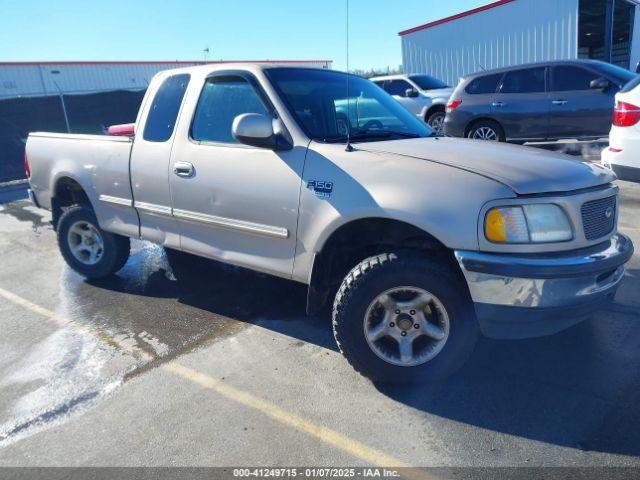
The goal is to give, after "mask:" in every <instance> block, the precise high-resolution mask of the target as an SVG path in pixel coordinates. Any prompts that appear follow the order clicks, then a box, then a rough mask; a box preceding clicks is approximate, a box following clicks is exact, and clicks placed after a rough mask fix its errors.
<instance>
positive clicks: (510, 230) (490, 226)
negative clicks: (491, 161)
mask: <svg viewBox="0 0 640 480" xmlns="http://www.w3.org/2000/svg"><path fill="white" fill-rule="evenodd" d="M484 234H485V236H486V237H487V240H489V241H491V242H495V243H550V242H566V241H567V240H571V239H572V238H573V230H572V229H571V224H570V223H569V219H568V218H567V215H566V214H565V213H564V211H563V210H562V209H561V208H560V207H559V206H558V205H553V204H551V203H539V204H533V205H522V206H518V207H497V208H492V209H491V210H489V212H488V213H487V216H486V217H485V222H484Z"/></svg>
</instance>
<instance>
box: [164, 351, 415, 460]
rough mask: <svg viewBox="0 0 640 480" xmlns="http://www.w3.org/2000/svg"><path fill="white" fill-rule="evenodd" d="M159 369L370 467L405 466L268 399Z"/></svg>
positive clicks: (173, 368) (175, 367)
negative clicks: (319, 441) (359, 460)
mask: <svg viewBox="0 0 640 480" xmlns="http://www.w3.org/2000/svg"><path fill="white" fill-rule="evenodd" d="M162 368H163V369H164V370H166V371H168V372H172V373H174V374H177V375H179V376H181V377H183V378H186V379H187V380H190V381H192V382H193V383H197V384H198V385H200V386H202V387H204V388H207V389H209V390H213V391H214V392H216V393H218V394H220V395H222V396H223V397H225V398H228V399H229V400H232V401H234V402H236V403H240V404H242V405H244V406H246V407H249V408H252V409H253V410H258V411H259V412H261V413H263V414H264V415H266V416H267V417H270V418H272V419H274V420H276V421H278V422H280V423H282V424H284V425H287V426H289V427H292V428H294V429H296V430H299V431H301V432H304V433H306V434H307V435H310V436H312V437H315V438H317V439H319V440H321V441H322V442H324V443H327V444H329V445H332V446H334V447H337V448H339V449H340V450H342V451H344V452H347V453H349V454H351V455H353V456H354V457H356V458H359V459H361V460H364V461H365V462H367V463H369V464H371V465H379V466H381V467H382V466H384V467H409V465H407V464H406V463H404V462H401V461H400V460H397V459H395V458H393V457H390V456H389V455H387V454H385V453H383V452H381V451H379V450H376V449H374V448H371V447H369V446H367V445H365V444H363V443H360V442H358V441H356V440H352V439H351V438H349V437H347V436H346V435H343V434H341V433H338V432H336V431H335V430H331V429H330V428H327V427H323V426H322V425H318V424H317V423H315V422H313V421H311V420H308V419H306V418H304V417H302V416H300V415H297V414H295V413H293V412H290V411H287V410H284V409H283V408H280V407H279V406H277V405H276V404H274V403H271V402H269V401H268V400H264V399H262V398H259V397H256V396H255V395H252V394H250V393H248V392H246V391H244V390H240V389H238V388H235V387H232V386H230V385H227V384H225V383H224V382H221V381H220V380H217V379H215V378H213V377H211V376H209V375H205V374H204V373H200V372H198V371H196V370H193V369H191V368H189V367H185V366H184V365H180V364H179V363H167V364H165V365H163V366H162Z"/></svg>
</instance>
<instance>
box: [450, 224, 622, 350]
mask: <svg viewBox="0 0 640 480" xmlns="http://www.w3.org/2000/svg"><path fill="white" fill-rule="evenodd" d="M455 255H456V258H457V260H458V263H459V264H460V267H461V268H462V271H463V273H464V276H465V278H466V280H467V284H468V286H469V291H470V293H471V298H472V299H473V302H474V305H475V310H476V315H477V317H478V322H479V323H480V329H481V330H482V333H483V334H484V335H486V336H488V337H491V338H529V337H539V336H543V335H551V334H553V333H557V332H559V331H561V330H564V329H565V328H568V327H570V326H572V325H575V324H576V323H578V322H580V321H582V320H584V319H585V318H587V317H588V316H589V315H590V314H592V313H593V312H594V311H595V310H597V309H598V308H601V307H602V306H604V305H606V303H608V302H609V301H611V300H612V299H613V297H614V296H615V293H616V291H617V289H618V286H619V284H620V281H621V280H622V277H623V276H624V265H625V263H627V262H628V261H629V259H630V258H631V256H632V255H633V243H632V242H631V240H630V239H629V238H628V237H626V236H625V235H622V234H617V235H615V236H614V237H613V238H612V239H611V240H610V241H607V242H606V243H605V244H601V245H597V246H596V247H590V248H588V249H583V250H579V251H573V252H562V253H550V254H531V255H523V254H517V255H515V254H491V253H481V252H471V251H462V250H459V251H456V252H455Z"/></svg>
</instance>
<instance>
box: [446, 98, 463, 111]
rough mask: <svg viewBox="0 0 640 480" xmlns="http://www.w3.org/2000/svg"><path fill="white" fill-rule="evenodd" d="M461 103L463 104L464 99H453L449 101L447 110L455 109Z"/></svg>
mask: <svg viewBox="0 0 640 480" xmlns="http://www.w3.org/2000/svg"><path fill="white" fill-rule="evenodd" d="M460 104H462V100H451V101H450V102H449V103H447V112H450V111H451V110H455V109H456V108H458V107H459V106H460Z"/></svg>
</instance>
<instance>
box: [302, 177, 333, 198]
mask: <svg viewBox="0 0 640 480" xmlns="http://www.w3.org/2000/svg"><path fill="white" fill-rule="evenodd" d="M307 188H308V189H309V190H311V191H313V193H314V195H315V196H316V197H318V198H330V197H331V192H332V191H333V182H327V181H326V180H308V181H307Z"/></svg>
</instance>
